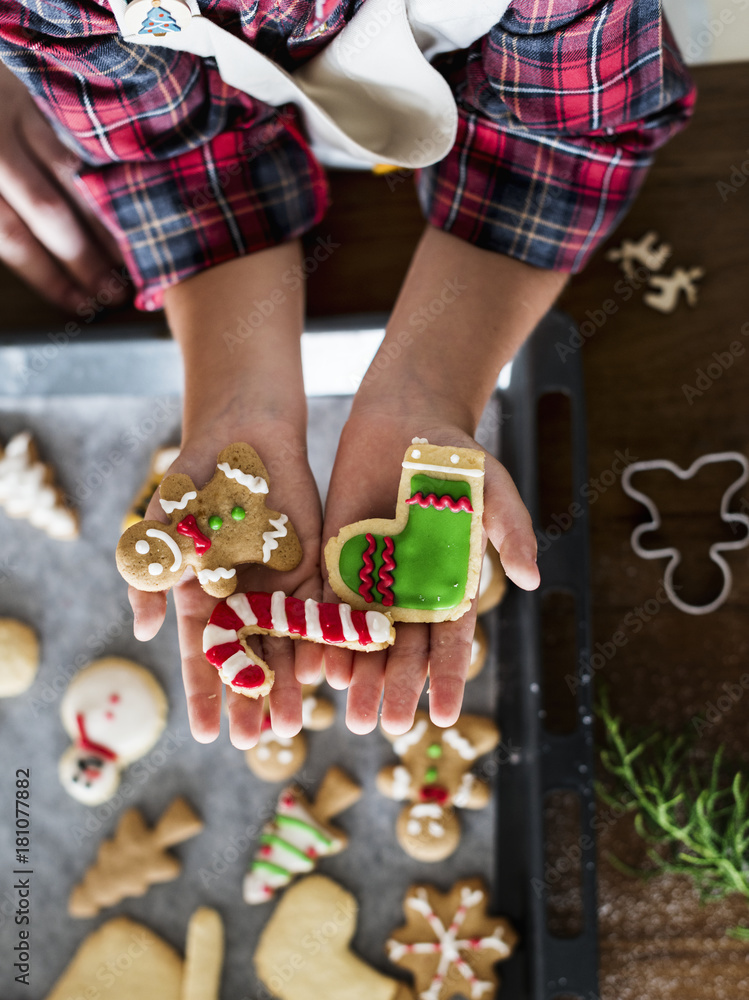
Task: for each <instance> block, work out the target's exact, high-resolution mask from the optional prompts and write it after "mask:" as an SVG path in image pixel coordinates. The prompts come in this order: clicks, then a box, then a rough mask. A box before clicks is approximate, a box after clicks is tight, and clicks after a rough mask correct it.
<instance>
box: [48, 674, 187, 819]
mask: <svg viewBox="0 0 749 1000" xmlns="http://www.w3.org/2000/svg"><path fill="white" fill-rule="evenodd" d="M60 715H61V717H62V723H63V726H64V727H65V730H66V732H67V734H68V736H69V737H70V738H71V740H72V741H73V745H72V746H71V747H70V748H69V749H68V750H66V752H65V753H64V754H63V756H62V758H61V760H60V765H59V775H60V781H61V782H62V785H63V787H64V788H65V791H66V792H67V793H68V794H69V795H72V796H73V798H75V799H77V800H78V801H79V802H82V803H83V804H84V805H88V806H94V805H99V804H100V803H102V802H106V801H107V800H108V799H110V798H112V796H113V795H114V793H115V792H116V791H117V787H118V785H119V783H120V774H121V772H122V770H123V769H124V768H125V767H127V765H128V764H132V763H133V761H136V760H138V759H139V758H140V757H142V756H143V755H144V754H146V753H148V751H149V750H150V749H151V747H153V746H154V744H155V743H156V741H157V740H158V739H159V737H160V736H161V734H162V732H163V730H164V726H165V725H166V715H167V701H166V697H165V695H164V692H163V691H162V689H161V687H160V685H159V684H158V682H157V681H156V679H155V677H154V676H153V675H152V674H151V673H150V672H149V671H148V670H146V669H145V668H144V667H141V666H140V665H139V664H137V663H133V662H132V661H130V660H124V659H119V658H116V657H108V658H106V659H103V660H97V661H96V662H94V663H91V664H90V665H89V666H88V667H85V668H84V669H83V670H81V671H79V673H77V674H76V675H75V677H74V678H73V680H72V681H71V682H70V684H69V685H68V689H67V691H66V692H65V695H64V697H63V699H62V703H61V705H60Z"/></svg>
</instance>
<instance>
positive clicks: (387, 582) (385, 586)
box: [377, 535, 395, 608]
mask: <svg viewBox="0 0 749 1000" xmlns="http://www.w3.org/2000/svg"><path fill="white" fill-rule="evenodd" d="M394 550H395V543H394V542H393V539H392V538H391V537H390V535H385V548H384V549H383V550H382V568H381V569H380V579H379V581H378V583H377V590H378V591H379V592H380V593H381V594H382V603H383V604H384V606H385V607H386V608H389V607H390V606H391V604H393V603H394V601H395V597H394V596H393V591H392V590H391V587H392V586H393V574H392V570H394V569H395V559H393V551H394Z"/></svg>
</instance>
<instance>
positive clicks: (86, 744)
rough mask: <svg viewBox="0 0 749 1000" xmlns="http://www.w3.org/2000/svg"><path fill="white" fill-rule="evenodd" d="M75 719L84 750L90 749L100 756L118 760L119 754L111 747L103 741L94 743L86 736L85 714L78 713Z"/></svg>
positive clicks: (79, 740)
mask: <svg viewBox="0 0 749 1000" xmlns="http://www.w3.org/2000/svg"><path fill="white" fill-rule="evenodd" d="M75 721H76V724H77V725H78V733H79V736H78V742H79V743H80V745H81V746H82V747H83V749H84V750H88V751H89V752H90V753H95V754H98V755H99V757H103V758H104V759H105V760H117V754H116V753H114V752H113V751H112V750H110V749H109V747H104V746H102V745H101V743H94V742H93V741H92V740H90V739H89V738H88V736H86V725H85V723H84V721H83V716H82V715H81V714H80V713H79V714H78V715H76V717H75Z"/></svg>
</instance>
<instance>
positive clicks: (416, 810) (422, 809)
mask: <svg viewBox="0 0 749 1000" xmlns="http://www.w3.org/2000/svg"><path fill="white" fill-rule="evenodd" d="M409 815H410V816H413V817H415V818H416V819H425V818H427V819H442V816H443V815H444V810H443V808H442V806H440V805H437V803H436V802H418V803H417V804H416V805H415V806H411V808H410V809H409Z"/></svg>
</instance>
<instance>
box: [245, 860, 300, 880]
mask: <svg viewBox="0 0 749 1000" xmlns="http://www.w3.org/2000/svg"><path fill="white" fill-rule="evenodd" d="M258 869H259V870H260V871H264V872H270V873H271V875H280V876H282V877H286V878H288V877H289V875H290V874H291V873H290V872H288V871H286V869H285V868H281V867H280V866H279V865H274V864H273V862H272V861H253V862H252V868H251V871H257V870H258Z"/></svg>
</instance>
